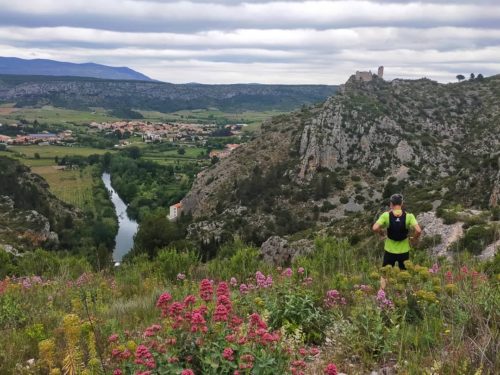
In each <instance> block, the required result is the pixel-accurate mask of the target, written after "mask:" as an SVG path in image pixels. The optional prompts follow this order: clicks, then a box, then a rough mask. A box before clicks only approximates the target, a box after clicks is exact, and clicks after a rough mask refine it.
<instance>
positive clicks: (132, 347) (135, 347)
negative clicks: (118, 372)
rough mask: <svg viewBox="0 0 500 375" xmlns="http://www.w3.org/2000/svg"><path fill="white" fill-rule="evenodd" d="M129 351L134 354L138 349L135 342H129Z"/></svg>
mask: <svg viewBox="0 0 500 375" xmlns="http://www.w3.org/2000/svg"><path fill="white" fill-rule="evenodd" d="M126 346H127V349H128V350H130V351H131V352H132V353H133V352H135V349H137V344H136V343H135V341H133V340H129V341H127V344H126Z"/></svg>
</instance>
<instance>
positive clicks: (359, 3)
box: [0, 0, 500, 84]
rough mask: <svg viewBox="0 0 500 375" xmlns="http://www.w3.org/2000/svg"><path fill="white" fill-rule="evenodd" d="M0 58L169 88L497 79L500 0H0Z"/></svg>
mask: <svg viewBox="0 0 500 375" xmlns="http://www.w3.org/2000/svg"><path fill="white" fill-rule="evenodd" d="M0 56H10V57H21V58H26V59H34V58H47V59H53V60H60V61H69V62H76V63H81V62H95V63H100V64H105V65H111V66H128V67H130V68H132V69H135V70H138V71H140V72H141V73H144V74H146V75H148V76H150V77H151V78H154V79H158V80H161V81H166V82H173V83H186V82H200V83H249V82H254V83H255V82H257V83H281V84H340V83H344V82H345V81H346V80H347V79H348V78H349V76H350V75H351V74H353V73H354V72H355V71H356V70H372V71H373V72H376V70H377V67H378V66H379V65H383V66H384V67H385V75H384V78H386V79H394V78H411V79H414V78H415V79H416V78H421V77H427V78H431V79H434V80H437V81H440V82H450V81H455V80H456V79H455V77H456V75H457V74H463V75H465V76H468V75H469V74H470V73H475V74H476V75H477V74H478V73H482V74H483V75H484V76H489V75H493V74H498V73H500V0H475V1H465V0H420V1H405V0H388V1H382V0H378V1H375V0H373V1H372V0H332V1H298V0H297V1H290V0H288V1H274V0H254V1H252V0H246V1H240V0H186V1H175V0H174V1H169V0H27V1H13V0H0Z"/></svg>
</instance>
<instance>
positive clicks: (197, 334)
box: [0, 76, 500, 375]
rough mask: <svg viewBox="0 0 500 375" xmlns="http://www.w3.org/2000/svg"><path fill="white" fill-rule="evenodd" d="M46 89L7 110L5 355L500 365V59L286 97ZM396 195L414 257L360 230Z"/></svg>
mask: <svg viewBox="0 0 500 375" xmlns="http://www.w3.org/2000/svg"><path fill="white" fill-rule="evenodd" d="M63 81H64V80H63ZM53 84H54V83H53V82H52V83H50V85H53ZM58 84H59V83H58ZM99 84H101V83H99ZM117 84H120V83H117ZM140 84H141V85H142V84H143V83H140ZM151 84H154V85H155V84H156V83H151ZM231 89H232V88H231ZM64 90H66V89H64ZM71 90H72V89H71ZM38 95H39V94H37V99H36V101H37V103H36V105H33V104H34V103H35V102H34V101H31V99H30V102H29V103H27V102H25V103H24V105H26V106H23V105H21V103H22V101H20V102H19V103H17V102H16V103H15V104H14V103H12V102H11V101H9V102H5V103H3V104H2V107H1V108H0V123H2V126H1V127H0V134H1V135H3V136H4V138H1V139H2V142H1V143H0V168H1V169H0V248H1V250H0V262H1V267H0V278H1V280H2V281H0V330H1V332H2V333H3V335H2V336H1V337H0V348H1V350H0V373H6V374H8V373H20V374H23V373H26V374H44V375H45V374H51V375H53V374H61V373H64V374H73V373H74V374H78V373H82V374H84V373H85V374H86V373H89V374H107V373H114V374H127V375H128V374H137V373H141V371H145V372H146V373H147V371H152V370H151V369H156V370H158V372H157V373H158V374H162V373H166V374H183V371H187V370H188V369H191V370H192V371H193V372H195V373H196V374H221V373H223V374H226V373H228V374H229V373H233V372H234V371H236V369H239V370H238V371H240V370H241V372H240V374H247V375H249V374H254V373H255V374H275V373H291V374H298V373H302V374H308V375H313V374H319V373H328V374H330V373H331V374H337V373H338V371H342V373H344V374H346V373H347V374H366V373H372V372H373V371H376V372H377V373H389V374H396V373H402V374H420V373H429V374H431V373H443V374H456V373H457V374H458V373H463V374H469V373H470V374H475V373H477V371H479V370H478V369H480V372H479V373H480V374H494V373H496V372H497V371H498V370H499V369H500V367H499V366H500V362H499V361H498V358H497V355H496V353H498V349H499V348H498V342H499V330H498V323H499V317H498V311H500V310H499V307H500V306H498V301H500V298H499V296H500V294H499V293H500V288H499V285H500V284H499V279H498V277H499V273H500V263H499V260H500V258H499V255H498V251H497V249H498V247H499V245H500V243H499V241H500V222H499V219H500V217H499V215H500V210H499V207H498V201H499V199H500V196H499V194H500V169H499V164H498V163H499V158H500V154H499V152H500V140H499V138H498V135H499V134H500V133H498V132H497V131H496V130H497V129H498V123H499V122H498V121H499V119H500V107H499V102H498V100H496V98H498V95H500V77H499V76H493V77H487V78H483V79H481V80H470V81H466V82H460V83H454V84H439V83H437V82H434V81H430V80H427V79H421V80H393V81H390V82H389V81H384V80H383V79H381V78H378V77H374V78H373V79H371V80H370V81H367V82H361V81H359V80H356V78H355V76H352V77H351V78H350V79H349V80H348V81H347V82H346V84H344V85H340V86H339V87H338V91H336V94H335V95H333V96H330V97H328V98H326V100H325V101H318V102H317V103H315V104H307V103H303V104H301V105H297V106H295V107H294V108H293V110H292V111H291V112H290V111H288V110H285V109H284V107H283V106H281V105H279V106H276V107H272V106H270V107H267V106H265V107H266V108H261V109H259V110H256V109H254V108H252V107H253V105H250V106H247V105H243V106H242V107H241V108H240V110H239V111H233V110H227V109H215V108H212V107H210V108H204V109H189V110H188V109H183V110H177V111H173V112H169V111H167V110H165V109H163V110H165V112H163V111H158V110H157V109H155V108H154V107H155V105H148V106H146V107H147V108H144V109H140V108H139V107H135V106H132V107H127V108H125V109H126V111H125V112H124V111H123V109H124V108H118V109H117V108H102V107H99V108H96V107H92V108H78V109H69V108H70V107H72V106H70V105H66V104H67V103H65V104H64V106H66V107H67V108H62V107H57V106H53V105H46V104H45V105H41V106H40V105H39V104H40V103H39V102H38V100H39V99H40V98H43V97H44V95H45V94H44V93H42V94H41V95H40V96H38ZM65 95H66V94H65ZM82 95H84V96H85V95H86V94H85V93H84V92H83V93H82ZM9 100H10V99H9ZM23 100H24V99H23ZM43 100H45V99H43ZM43 100H42V101H43ZM82 100H83V99H82ZM85 100H86V99H85ZM240 104H241V103H240ZM238 105H239V104H238ZM85 106H86V104H85ZM128 115H132V117H136V116H137V117H138V118H130V117H129V116H128ZM243 124H244V125H243ZM58 134H68V137H66V138H65V137H63V136H61V137H52V135H58ZM394 193H402V194H403V196H404V197H405V208H406V209H408V211H409V212H411V213H414V214H415V216H416V217H417V220H418V222H419V223H420V224H421V226H422V228H423V236H422V238H421V239H420V242H419V243H418V244H416V245H415V246H413V248H412V249H411V258H410V259H411V262H410V263H408V264H407V269H406V270H400V269H399V268H397V267H396V268H393V267H390V266H388V267H380V265H381V261H382V257H383V252H384V245H383V242H382V241H380V240H379V239H378V238H377V237H376V236H374V235H373V234H372V233H371V231H370V227H371V225H372V224H373V222H374V221H375V220H376V218H377V217H378V216H379V215H380V214H381V213H382V212H383V211H385V210H386V209H387V207H386V205H387V201H388V199H389V197H390V196H391V195H392V194H394ZM173 207H174V208H175V215H174V216H172V212H173ZM116 262H119V265H118V264H117V265H116V266H115V264H116ZM381 278H384V280H386V282H387V286H386V287H381ZM472 300H473V301H472ZM195 317H196V319H195ZM257 327H258V328H257ZM158 343H163V344H161V345H159V344H158ZM214 343H217V345H215V344H214ZM471 343H472V344H471ZM166 352H168V353H170V354H169V355H168V356H167V355H166V354H165V353H166ZM148 353H149V354H148ZM221 353H223V354H221ZM143 357H144V358H148V361H153V362H147V361H144V362H143V360H142V359H141V358H143ZM31 359H33V361H31ZM152 363H154V366H155V367H150V366H152ZM148 364H149V365H148ZM69 368H71V369H72V370H68V369H69ZM436 368H438V369H439V370H436V371H441V372H433V371H435V370H433V369H436ZM19 369H21V370H19ZM422 369H425V371H424V372H422ZM156 370H154V371H156ZM337 370H338V371H337ZM161 371H163V372H161ZM328 371H330V372H328ZM142 373H144V372H142ZM155 374H156V372H155Z"/></svg>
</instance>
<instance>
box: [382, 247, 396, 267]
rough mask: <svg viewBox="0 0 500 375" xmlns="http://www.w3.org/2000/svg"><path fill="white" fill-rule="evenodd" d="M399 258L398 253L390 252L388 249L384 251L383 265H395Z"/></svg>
mask: <svg viewBox="0 0 500 375" xmlns="http://www.w3.org/2000/svg"><path fill="white" fill-rule="evenodd" d="M397 259H398V258H397V254H392V253H390V252H388V251H387V250H386V251H384V260H383V262H382V267H385V266H387V265H391V266H393V267H394V265H395V264H396V260H397Z"/></svg>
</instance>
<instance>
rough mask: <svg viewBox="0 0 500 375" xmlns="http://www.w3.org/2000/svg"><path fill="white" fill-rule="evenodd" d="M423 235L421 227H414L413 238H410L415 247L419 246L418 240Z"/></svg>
mask: <svg viewBox="0 0 500 375" xmlns="http://www.w3.org/2000/svg"><path fill="white" fill-rule="evenodd" d="M421 234H422V228H420V225H418V224H415V226H414V227H413V233H412V237H410V241H411V243H412V245H413V246H415V245H416V244H418V239H419V237H420V235H421Z"/></svg>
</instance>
